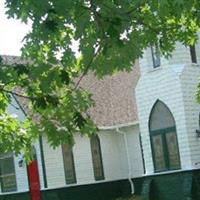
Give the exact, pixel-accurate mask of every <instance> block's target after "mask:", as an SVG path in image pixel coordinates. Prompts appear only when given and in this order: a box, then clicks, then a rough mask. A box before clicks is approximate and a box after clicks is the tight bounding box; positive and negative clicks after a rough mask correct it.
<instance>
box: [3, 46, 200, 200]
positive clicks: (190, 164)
mask: <svg viewBox="0 0 200 200" xmlns="http://www.w3.org/2000/svg"><path fill="white" fill-rule="evenodd" d="M2 58H3V59H4V62H8V63H16V62H20V58H18V57H12V56H2ZM199 63H200V44H199V43H198V44H197V45H196V46H195V47H194V46H193V47H185V46H183V45H181V44H179V43H177V46H176V50H175V51H174V52H173V53H172V57H171V58H170V59H168V60H167V59H165V58H164V57H160V55H159V52H158V51H157V49H156V48H155V47H151V48H149V49H147V50H146V51H145V52H144V55H143V58H141V59H140V60H139V61H138V62H137V63H136V64H135V66H134V67H133V70H132V71H131V72H130V73H127V72H120V73H118V74H116V75H113V76H107V77H105V78H104V79H103V80H97V79H96V77H94V76H93V75H91V74H90V75H88V76H86V77H85V78H84V79H83V80H82V82H81V86H82V87H84V88H85V89H88V90H89V91H90V92H92V93H93V98H94V100H95V102H96V106H95V107H94V108H92V109H91V110H90V114H91V116H92V118H93V120H94V121H95V122H96V124H97V126H98V128H99V132H98V136H95V137H92V138H88V137H86V136H81V135H79V134H77V135H75V145H74V146H73V147H72V148H70V147H69V146H67V145H63V146H62V147H58V148H56V149H52V148H51V147H50V145H49V144H48V142H47V138H46V137H45V135H44V136H43V137H42V138H40V140H39V141H38V143H36V144H35V149H36V155H37V165H38V171H39V182H40V190H41V197H42V199H43V200H65V199H66V200H107V199H108V200H109V199H117V198H118V197H121V196H129V195H131V194H138V195H141V196H142V197H143V199H152V200H179V199H180V200H184V199H185V200H186V199H187V200H188V199H191V200H197V199H199V198H200V131H199V129H200V127H199V121H200V119H199V118H200V104H198V103H197V101H196V92H197V85H198V83H199V77H200V65H199ZM12 104H13V105H15V106H9V112H10V113H15V114H17V115H18V116H19V118H20V119H21V120H23V119H24V118H25V117H26V109H25V108H24V106H23V105H22V104H21V103H20V101H19V100H18V99H17V98H16V97H13V102H12ZM30 187H31V185H30V177H29V175H28V170H27V165H26V163H25V161H24V160H23V158H22V156H18V157H15V156H13V154H12V153H11V154H0V200H7V199H9V200H10V199H12V200H14V199H17V200H26V199H27V200H28V199H31V194H30ZM32 200H36V199H33V197H32ZM38 200H39V199H38Z"/></svg>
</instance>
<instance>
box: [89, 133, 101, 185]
mask: <svg viewBox="0 0 200 200" xmlns="http://www.w3.org/2000/svg"><path fill="white" fill-rule="evenodd" d="M93 139H96V144H98V147H97V148H98V152H99V155H98V156H99V158H100V168H101V174H102V175H101V176H97V174H96V172H95V170H96V168H95V167H94V166H95V165H94V159H95V158H94V151H93V144H92V140H93ZM90 148H91V154H92V166H93V173H94V179H95V180H96V181H100V180H104V179H105V176H104V166H103V158H102V151H101V143H100V138H99V136H98V135H94V136H92V137H91V138H90Z"/></svg>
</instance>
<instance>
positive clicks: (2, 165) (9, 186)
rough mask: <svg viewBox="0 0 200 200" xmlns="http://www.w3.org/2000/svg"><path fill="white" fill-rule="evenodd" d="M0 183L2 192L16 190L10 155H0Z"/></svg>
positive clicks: (12, 161) (12, 162)
mask: <svg viewBox="0 0 200 200" xmlns="http://www.w3.org/2000/svg"><path fill="white" fill-rule="evenodd" d="M0 181H1V189H2V192H11V191H16V190H17V184H16V176H15V167H14V159H13V156H12V154H8V153H7V154H0Z"/></svg>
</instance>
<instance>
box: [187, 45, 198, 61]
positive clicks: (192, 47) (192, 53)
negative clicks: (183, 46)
mask: <svg viewBox="0 0 200 200" xmlns="http://www.w3.org/2000/svg"><path fill="white" fill-rule="evenodd" d="M189 47H190V57H191V62H192V63H194V64H197V53H196V46H195V45H190V46H189Z"/></svg>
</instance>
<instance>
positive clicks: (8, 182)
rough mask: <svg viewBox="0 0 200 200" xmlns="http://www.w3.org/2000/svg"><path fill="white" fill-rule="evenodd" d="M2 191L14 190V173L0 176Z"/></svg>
mask: <svg viewBox="0 0 200 200" xmlns="http://www.w3.org/2000/svg"><path fill="white" fill-rule="evenodd" d="M1 188H2V192H11V191H16V189H17V187H16V177H15V174H11V175H6V176H2V177H1Z"/></svg>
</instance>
